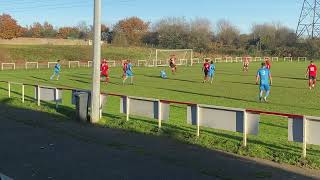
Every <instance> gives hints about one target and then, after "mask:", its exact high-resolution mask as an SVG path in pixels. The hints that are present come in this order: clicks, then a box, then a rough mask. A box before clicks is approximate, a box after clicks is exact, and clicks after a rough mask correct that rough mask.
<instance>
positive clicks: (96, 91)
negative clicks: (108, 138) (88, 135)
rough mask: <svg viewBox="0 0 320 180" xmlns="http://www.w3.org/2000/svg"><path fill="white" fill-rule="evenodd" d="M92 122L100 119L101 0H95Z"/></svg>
mask: <svg viewBox="0 0 320 180" xmlns="http://www.w3.org/2000/svg"><path fill="white" fill-rule="evenodd" d="M93 21H94V22H93V26H94V37H93V65H92V68H93V69H92V70H93V71H92V92H91V119H90V120H91V123H97V122H98V121H99V120H100V59H101V0H94V20H93Z"/></svg>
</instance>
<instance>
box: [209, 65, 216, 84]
mask: <svg viewBox="0 0 320 180" xmlns="http://www.w3.org/2000/svg"><path fill="white" fill-rule="evenodd" d="M215 71H216V66H215V65H214V64H213V61H211V62H210V68H209V74H208V75H209V78H210V82H211V84H212V83H213V77H214V73H215Z"/></svg>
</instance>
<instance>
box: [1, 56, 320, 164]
mask: <svg viewBox="0 0 320 180" xmlns="http://www.w3.org/2000/svg"><path fill="white" fill-rule="evenodd" d="M307 66H308V63H306V62H293V63H291V62H274V63H273V64H272V68H271V72H272V76H273V86H272V87H271V94H270V97H269V99H268V100H269V102H268V103H260V102H259V101H258V86H257V85H256V84H255V75H256V72H257V70H258V68H259V67H260V63H252V64H251V65H250V69H249V72H248V73H244V72H242V66H241V64H240V63H219V64H216V74H215V79H214V82H213V84H209V83H206V84H203V83H202V79H203V73H202V71H201V65H196V66H193V67H186V66H179V67H178V72H177V74H176V75H171V73H170V70H169V68H168V67H163V68H160V67H159V68H146V67H134V74H135V77H134V78H135V79H134V85H125V86H123V85H122V79H121V76H122V73H121V72H122V70H121V68H120V67H115V68H111V69H110V83H109V84H108V85H106V84H101V89H102V91H103V92H107V93H117V94H123V95H130V96H140V97H148V98H158V99H164V100H174V101H183V102H193V103H199V104H208V105H216V106H225V107H234V108H246V109H256V110H265V111H275V112H282V113H293V114H301V115H312V116H320V109H319V105H320V99H319V98H320V97H319V92H320V91H319V88H320V87H317V88H316V89H315V90H312V91H310V90H309V89H308V84H307V79H306V78H305V72H306V68H307ZM162 69H166V72H167V74H168V76H169V79H160V77H159V74H160V71H161V70H162ZM52 71H53V69H39V70H17V71H2V72H0V74H1V76H0V80H2V81H12V82H19V83H29V84H40V85H49V86H54V87H68V88H78V89H90V88H91V69H88V68H80V69H66V68H63V69H62V73H61V78H60V80H59V81H55V80H52V81H50V80H49V78H50V75H51V74H52ZM12 91H13V94H12V96H13V97H16V98H17V99H15V100H13V101H12V102H11V103H12V105H14V106H17V107H24V108H33V107H35V105H34V103H33V101H34V100H33V97H34V89H33V88H31V87H26V96H27V97H28V99H27V100H30V101H28V102H26V103H25V105H22V104H21V103H19V102H20V101H19V100H18V98H20V97H21V95H20V91H21V87H20V86H12ZM0 98H1V99H3V100H4V99H5V98H7V84H5V83H0ZM70 99H71V94H70V92H65V93H64V97H63V103H62V105H61V107H60V110H57V112H55V111H53V110H50V112H53V113H58V114H61V115H63V116H67V117H70V116H71V115H72V114H74V111H73V108H74V107H73V106H72V105H71V100H70ZM119 106H120V102H119V98H118V97H108V103H107V106H106V107H105V109H104V117H103V119H102V120H101V122H100V125H102V126H105V127H109V128H120V129H125V130H129V131H135V132H141V133H145V134H152V135H163V136H169V137H171V138H174V139H177V140H180V141H183V142H186V143H191V144H197V145H200V146H203V147H206V148H209V149H218V150H223V151H228V152H231V153H236V154H240V155H246V156H252V157H258V158H263V159H268V160H272V161H276V162H281V163H288V164H293V165H297V166H307V167H311V168H320V147H319V146H313V145H308V158H307V160H304V159H302V158H301V151H302V148H301V146H302V144H300V143H292V142H288V137H287V128H288V125H287V123H288V122H287V120H286V118H283V117H276V116H262V117H261V122H260V131H259V135H258V136H249V138H248V147H246V148H244V147H242V146H241V143H242V142H241V140H242V134H239V133H230V132H226V131H219V130H212V129H208V128H201V133H200V137H199V138H197V137H196V136H195V132H196V128H195V127H193V126H190V125H187V123H186V108H185V107H184V106H182V105H181V106H180V105H172V108H171V109H170V120H169V122H167V123H164V124H163V128H162V129H161V130H158V129H157V122H155V121H151V120H149V119H144V118H140V117H134V118H131V120H130V121H129V122H126V121H125V116H124V115H123V114H120V113H119ZM40 110H43V111H48V109H40Z"/></svg>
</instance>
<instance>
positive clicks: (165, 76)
mask: <svg viewBox="0 0 320 180" xmlns="http://www.w3.org/2000/svg"><path fill="white" fill-rule="evenodd" d="M160 77H161V78H162V79H168V76H167V73H166V71H165V70H164V69H163V70H162V71H160Z"/></svg>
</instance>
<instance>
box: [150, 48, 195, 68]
mask: <svg viewBox="0 0 320 180" xmlns="http://www.w3.org/2000/svg"><path fill="white" fill-rule="evenodd" d="M172 57H174V58H175V60H176V62H175V63H176V65H189V64H191V65H192V59H193V49H156V57H155V58H154V61H155V63H154V64H155V65H156V66H165V65H167V66H168V65H169V61H170V58H172Z"/></svg>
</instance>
